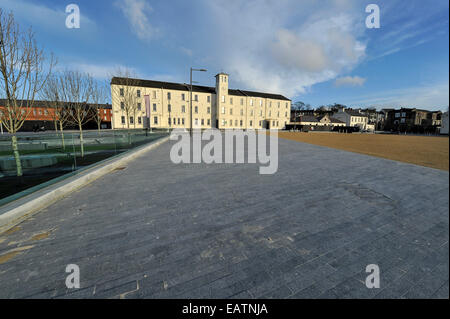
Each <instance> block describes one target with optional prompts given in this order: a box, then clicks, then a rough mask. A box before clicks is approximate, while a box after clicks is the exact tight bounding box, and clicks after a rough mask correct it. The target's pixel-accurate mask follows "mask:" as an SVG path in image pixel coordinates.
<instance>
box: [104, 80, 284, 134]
mask: <svg viewBox="0 0 450 319" xmlns="http://www.w3.org/2000/svg"><path fill="white" fill-rule="evenodd" d="M215 78H216V85H215V87H207V86H198V85H194V86H193V87H192V122H193V123H192V126H193V127H194V128H202V129H206V128H219V129H263V128H264V129H283V128H284V127H285V126H286V124H288V122H289V118H290V114H291V100H289V99H288V98H286V97H284V96H283V95H279V94H269V93H260V92H251V91H245V90H236V89H229V88H228V83H229V75H228V74H225V73H219V74H217V75H216V76H215ZM189 97H190V86H189V85H188V84H181V83H170V82H161V81H152V80H141V79H128V78H120V77H114V78H112V80H111V98H112V108H113V120H112V127H113V128H116V129H119V128H128V127H130V128H144V127H145V125H149V127H151V128H185V129H189V128H190V127H191V122H190V117H191V116H190V101H189ZM127 102H128V103H127ZM146 123H148V124H146Z"/></svg>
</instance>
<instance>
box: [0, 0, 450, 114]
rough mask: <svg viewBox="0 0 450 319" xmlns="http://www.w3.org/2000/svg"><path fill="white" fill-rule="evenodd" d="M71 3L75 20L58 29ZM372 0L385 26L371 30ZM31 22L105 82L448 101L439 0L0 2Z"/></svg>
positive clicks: (382, 103) (415, 103)
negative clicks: (117, 74)
mask: <svg viewBox="0 0 450 319" xmlns="http://www.w3.org/2000/svg"><path fill="white" fill-rule="evenodd" d="M70 3H75V4H77V5H78V6H79V8H80V11H81V28H80V29H67V28H66V27H65V19H66V13H65V7H66V5H68V4H70ZM369 3H376V4H377V5H378V6H379V7H380V10H381V13H380V14H381V16H380V18H381V19H380V21H381V27H380V28H379V29H367V28H366V27H365V20H366V17H367V15H368V13H366V12H365V7H366V5H367V4H369ZM0 6H1V8H3V9H4V10H7V11H12V12H13V13H14V15H15V17H16V19H17V20H18V22H19V23H20V24H21V25H22V26H24V27H28V26H32V27H33V30H34V31H35V33H36V37H37V39H38V40H39V43H40V44H41V45H43V46H44V47H45V48H46V49H47V50H49V51H52V52H53V53H55V55H56V56H57V57H58V60H59V62H58V67H59V68H60V69H64V68H73V69H78V70H82V71H88V72H90V73H91V74H93V75H94V76H95V77H96V78H97V79H99V80H106V79H107V78H108V76H109V75H111V74H113V73H114V71H115V70H117V69H118V68H119V67H120V68H129V69H131V70H132V71H133V72H134V73H135V74H136V75H137V76H138V77H141V78H148V79H155V80H165V81H174V82H188V81H189V68H190V66H194V67H204V68H207V69H208V72H207V73H197V74H195V78H196V80H197V81H198V82H199V83H200V84H203V85H209V86H212V85H214V75H215V74H216V73H218V72H220V71H224V72H227V73H229V74H230V87H233V88H241V89H248V90H259V91H267V92H272V93H282V94H284V95H286V96H288V97H289V98H291V99H292V100H293V101H299V100H301V101H304V102H306V103H310V104H311V105H312V106H314V107H317V106H320V105H328V104H333V103H342V104H346V105H349V106H353V107H359V106H362V107H364V106H375V107H378V108H382V107H400V106H408V107H421V108H428V109H432V110H437V109H441V110H446V109H447V108H448V99H449V71H448V70H449V33H448V31H449V8H448V2H447V1H446V0H433V1H418V0H414V1H402V0H398V1H397V0H386V1H375V0H372V1H363V0H359V1H357V0H355V1H352V0H320V1H318V0H302V1H299V0H277V1H268V0H267V1H264V0H227V1H219V0H190V1H185V0H171V1H164V0H161V1H153V0H113V1H108V0H96V1H85V0H80V1H67V2H66V1H61V0H40V1H32V0H0Z"/></svg>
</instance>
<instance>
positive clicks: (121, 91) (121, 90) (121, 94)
mask: <svg viewBox="0 0 450 319" xmlns="http://www.w3.org/2000/svg"><path fill="white" fill-rule="evenodd" d="M120 96H123V88H120Z"/></svg>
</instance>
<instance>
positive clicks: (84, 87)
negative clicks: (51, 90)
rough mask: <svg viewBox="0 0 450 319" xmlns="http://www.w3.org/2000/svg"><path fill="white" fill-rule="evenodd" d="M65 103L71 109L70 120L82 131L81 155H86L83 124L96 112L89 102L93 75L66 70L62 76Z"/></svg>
mask: <svg viewBox="0 0 450 319" xmlns="http://www.w3.org/2000/svg"><path fill="white" fill-rule="evenodd" d="M61 88H62V92H63V94H64V101H65V105H67V106H68V108H69V110H68V112H69V122H71V123H72V124H74V125H76V126H77V127H78V130H79V132H80V149H81V157H84V141H83V125H84V124H86V123H87V122H89V121H90V120H92V118H93V115H94V112H93V110H92V107H91V106H90V105H89V104H88V102H89V100H90V99H91V96H92V77H91V76H90V75H89V74H87V73H80V72H78V71H65V72H64V73H63V75H62V77H61Z"/></svg>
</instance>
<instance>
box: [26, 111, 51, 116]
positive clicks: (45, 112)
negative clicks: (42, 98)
mask: <svg viewBox="0 0 450 319" xmlns="http://www.w3.org/2000/svg"><path fill="white" fill-rule="evenodd" d="M23 113H24V112H22V114H23ZM44 114H45V115H48V111H47V110H44Z"/></svg>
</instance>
